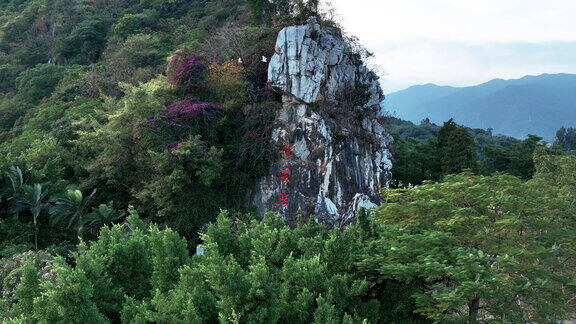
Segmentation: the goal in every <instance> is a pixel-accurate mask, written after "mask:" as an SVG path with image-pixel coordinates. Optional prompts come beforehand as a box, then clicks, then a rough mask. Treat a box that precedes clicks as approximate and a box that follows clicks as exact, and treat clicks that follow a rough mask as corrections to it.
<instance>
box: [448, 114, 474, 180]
mask: <svg viewBox="0 0 576 324" xmlns="http://www.w3.org/2000/svg"><path fill="white" fill-rule="evenodd" d="M453 127H454V125H452V124H448V125H446V124H445V125H444V127H442V128H441V129H440V132H439V133H438V144H439V152H440V153H441V154H442V157H441V161H442V171H443V172H445V173H448V174H451V173H459V172H462V171H463V170H465V169H472V170H474V169H475V168H476V162H477V159H478V157H477V156H476V144H475V143H474V138H473V137H472V136H471V135H470V133H468V131H467V130H466V128H464V127H457V128H455V129H454V128H453Z"/></svg>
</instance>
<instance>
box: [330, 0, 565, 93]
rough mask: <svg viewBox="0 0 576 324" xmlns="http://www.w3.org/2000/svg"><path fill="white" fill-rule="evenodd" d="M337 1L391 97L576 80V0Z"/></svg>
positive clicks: (344, 21)
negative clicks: (548, 78) (522, 81)
mask: <svg viewBox="0 0 576 324" xmlns="http://www.w3.org/2000/svg"><path fill="white" fill-rule="evenodd" d="M331 2H332V4H333V7H334V9H335V10H336V14H337V18H339V20H340V22H341V24H342V25H343V27H344V29H345V31H346V32H347V33H348V34H350V35H354V36H357V37H358V38H359V40H360V42H361V43H362V44H363V45H364V46H366V47H367V48H368V49H369V50H371V51H372V52H374V54H375V57H374V58H373V59H372V62H371V63H372V64H373V65H375V66H377V67H378V68H379V70H380V71H379V74H380V76H381V84H382V88H383V90H384V92H385V93H391V92H395V91H398V90H402V89H405V88H408V87H410V86H413V85H419V84H427V83H433V84H437V85H449V86H457V87H462V86H471V85H476V84H480V83H483V82H487V81H490V80H492V79H497V78H501V79H517V78H521V77H523V76H526V75H540V74H543V73H549V74H555V73H576V62H575V60H574V59H573V58H574V57H575V56H576V20H574V19H573V17H572V14H571V13H572V12H574V11H575V10H576V1H570V0H550V1H547V2H541V1H537V0H524V1H520V0H508V1H501V0H485V1H458V0H437V1H430V0H413V1H410V2H407V1H389V0H359V1H349V0H333V1H331Z"/></svg>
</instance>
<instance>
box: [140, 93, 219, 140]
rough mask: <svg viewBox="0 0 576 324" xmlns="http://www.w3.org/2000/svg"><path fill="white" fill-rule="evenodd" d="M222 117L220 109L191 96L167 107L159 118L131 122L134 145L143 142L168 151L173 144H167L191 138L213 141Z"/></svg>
mask: <svg viewBox="0 0 576 324" xmlns="http://www.w3.org/2000/svg"><path fill="white" fill-rule="evenodd" d="M221 114H222V106H221V105H216V104H212V103H207V102H199V101H198V99H197V98H195V97H191V96H188V97H186V98H184V99H182V100H176V101H174V102H172V103H171V104H168V105H166V108H165V109H164V111H163V112H162V113H160V114H159V115H158V116H156V117H149V118H145V119H141V120H137V121H134V122H132V125H131V127H132V130H133V133H134V141H136V139H140V138H144V139H145V141H146V142H147V143H157V145H160V146H162V145H163V146H164V147H165V148H169V145H170V144H166V143H178V142H180V141H182V140H183V139H185V138H187V137H188V136H189V135H190V134H193V135H196V134H199V135H202V136H204V137H206V138H210V137H212V134H213V132H214V129H215V128H216V126H217V123H218V119H219V117H220V116H221Z"/></svg>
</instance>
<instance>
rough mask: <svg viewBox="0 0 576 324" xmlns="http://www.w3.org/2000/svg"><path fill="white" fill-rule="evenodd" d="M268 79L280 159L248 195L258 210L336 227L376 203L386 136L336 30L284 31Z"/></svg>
mask: <svg viewBox="0 0 576 324" xmlns="http://www.w3.org/2000/svg"><path fill="white" fill-rule="evenodd" d="M268 81H269V82H270V83H271V84H272V86H274V87H275V88H277V89H279V90H281V91H283V107H282V109H281V110H280V111H279V112H278V115H277V117H276V127H275V129H274V130H273V132H272V139H273V141H274V142H275V144H277V147H278V151H279V152H278V154H279V159H278V161H277V162H276V163H274V164H273V165H272V166H271V169H270V170H269V172H268V174H267V175H266V176H264V177H263V178H262V179H261V180H260V181H259V182H258V184H257V185H256V187H255V188H254V190H253V192H252V193H251V203H252V204H254V205H255V206H256V207H257V209H258V211H259V212H265V211H276V212H279V213H281V214H282V215H284V217H285V219H286V220H287V221H288V222H290V223H292V222H294V220H295V218H296V216H297V215H298V214H302V215H303V216H305V217H306V216H312V215H314V216H315V217H316V219H317V220H318V221H321V222H324V223H328V224H329V225H335V226H341V225H344V224H347V223H350V222H352V221H353V220H354V216H355V213H356V210H357V209H358V208H359V207H367V208H372V207H375V206H376V205H378V204H379V203H380V202H381V198H380V194H379V190H380V188H382V187H385V186H387V185H388V183H389V180H390V178H391V174H390V169H391V168H392V164H391V161H390V151H389V146H390V144H391V142H392V138H391V136H390V135H389V134H388V133H387V132H386V130H385V129H384V128H383V127H382V124H381V123H380V121H379V120H378V118H377V113H378V111H379V103H380V101H382V100H383V95H382V90H381V89H380V85H379V83H378V77H377V76H376V75H375V74H374V73H373V72H371V71H369V70H368V69H367V68H366V67H365V66H364V65H363V64H362V62H361V60H360V58H359V55H357V54H354V53H353V51H352V50H351V46H350V45H349V44H348V43H346V42H345V41H344V40H343V38H342V36H341V33H340V31H339V30H338V29H334V28H321V27H320V26H319V25H318V24H317V23H316V21H315V19H309V20H308V22H307V24H305V25H302V26H291V27H286V28H284V29H283V30H282V31H281V32H280V34H279V35H278V39H277V42H276V53H275V54H274V56H273V57H272V59H271V60H270V64H269V66H268Z"/></svg>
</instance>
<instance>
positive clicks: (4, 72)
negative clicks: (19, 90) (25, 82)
mask: <svg viewBox="0 0 576 324" xmlns="http://www.w3.org/2000/svg"><path fill="white" fill-rule="evenodd" d="M19 73H20V71H19V69H18V67H17V66H15V65H11V64H4V65H0V92H5V91H9V90H14V89H16V77H18V74H19Z"/></svg>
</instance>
